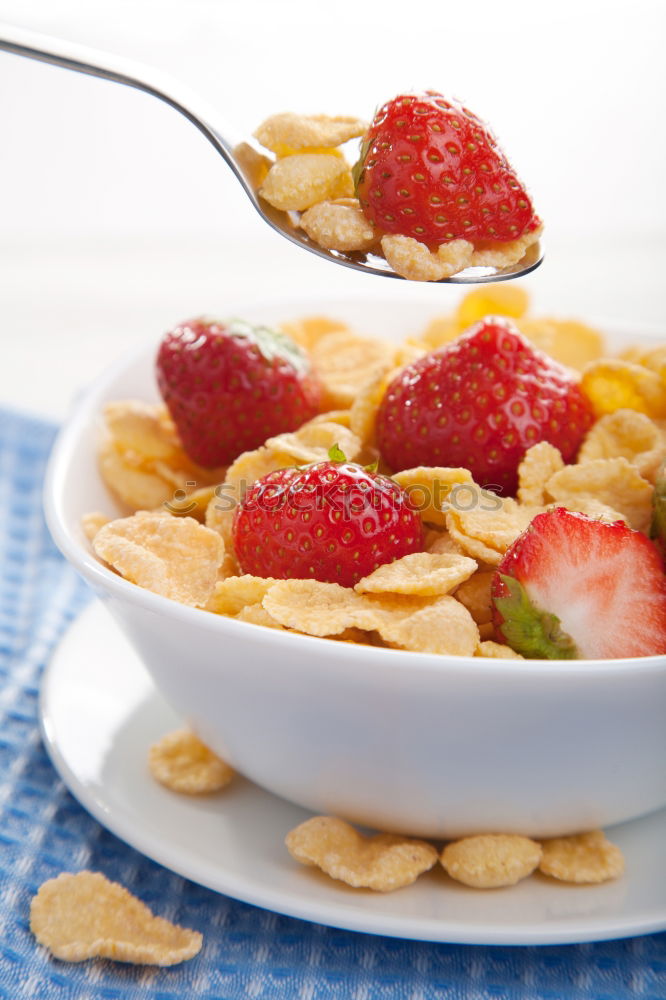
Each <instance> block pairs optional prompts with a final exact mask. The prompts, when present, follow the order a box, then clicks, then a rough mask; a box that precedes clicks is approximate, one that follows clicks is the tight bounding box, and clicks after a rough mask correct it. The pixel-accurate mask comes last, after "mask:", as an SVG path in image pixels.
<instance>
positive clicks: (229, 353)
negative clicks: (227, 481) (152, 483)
mask: <svg viewBox="0 0 666 1000" xmlns="http://www.w3.org/2000/svg"><path fill="white" fill-rule="evenodd" d="M156 374H157V383H158V387H159V390H160V393H161V395H162V398H163V399H164V402H165V403H166V405H167V407H168V409H169V413H170V414H171V417H172V419H173V421H174V423H175V425H176V427H177V429H178V432H179V434H180V437H181V440H182V443H183V447H184V449H185V451H186V452H187V454H188V456H189V457H190V458H191V459H192V461H194V462H196V463H197V464H198V465H201V466H204V467H205V468H214V467H215V466H219V465H228V464H229V463H230V462H232V461H233V460H234V459H235V458H236V457H237V456H238V455H240V454H241V452H244V451H248V450H250V449H252V448H256V447H258V446H259V445H261V444H263V443H264V441H265V440H266V438H268V437H271V436H272V435H275V434H281V433H283V432H284V431H292V430H295V429H296V428H297V427H299V426H300V425H301V424H302V423H304V422H305V421H306V420H309V419H310V418H311V417H313V416H314V415H315V414H316V413H317V411H318V407H319V400H320V395H321V389H320V385H319V382H318V380H317V378H316V377H315V375H314V374H313V372H312V371H311V369H310V365H309V362H308V360H307V357H306V355H305V354H304V353H303V352H302V351H301V349H300V348H299V347H298V346H297V345H296V344H295V343H294V342H293V341H292V340H290V339H289V337H287V336H286V335H285V334H283V333H281V332H280V331H275V330H270V329H268V328H267V327H261V326H251V325H250V324H249V323H245V322H243V321H242V320H232V321H230V322H228V323H222V322H217V321H215V320H208V319H203V318H202V319H194V320H191V321H190V322H187V323H182V324H181V325H180V326H177V327H175V329H173V330H171V331H170V332H169V333H167V334H166V336H165V337H164V338H163V340H162V343H161V345H160V348H159V351H158V354H157V365H156Z"/></svg>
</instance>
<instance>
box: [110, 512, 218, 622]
mask: <svg viewBox="0 0 666 1000" xmlns="http://www.w3.org/2000/svg"><path fill="white" fill-rule="evenodd" d="M92 544H93V548H94V550H95V552H96V554H97V555H98V556H99V557H100V559H103V560H104V561H105V562H107V563H108V564H109V565H110V566H113V568H114V569H115V570H117V571H118V572H119V573H120V574H121V576H124V577H125V579H126V580H131V581H132V583H136V584H138V586H139V587H145V588H146V589H147V590H152V591H153V593H156V594H162V595H163V596H164V597H170V598H172V599H173V600H174V601H180V602H181V603H182V604H190V605H193V606H195V607H203V606H204V605H205V604H206V602H207V600H208V598H209V597H210V595H211V593H212V590H213V587H214V586H215V582H216V580H217V573H218V568H219V566H220V564H221V563H222V560H223V558H224V543H223V542H222V539H221V538H220V536H219V535H218V534H216V533H215V532H214V531H210V530H209V529H208V528H205V527H204V526H203V525H201V524H199V523H198V521H195V520H194V518H191V517H171V515H169V514H166V513H164V512H158V513H154V512H149V511H138V512H137V513H136V514H133V515H132V516H131V517H126V518H119V519H118V520H115V521H110V522H109V523H108V524H105V525H104V526H103V527H102V528H100V530H99V531H98V532H97V534H96V535H95V537H94V539H93V543H92Z"/></svg>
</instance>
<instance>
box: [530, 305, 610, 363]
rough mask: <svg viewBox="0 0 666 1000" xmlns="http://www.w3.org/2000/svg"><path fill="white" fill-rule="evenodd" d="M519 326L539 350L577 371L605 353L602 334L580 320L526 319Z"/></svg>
mask: <svg viewBox="0 0 666 1000" xmlns="http://www.w3.org/2000/svg"><path fill="white" fill-rule="evenodd" d="M517 326H518V328H519V330H520V332H521V333H523V334H524V335H525V336H526V337H527V339H528V340H531V341H532V343H533V344H534V345H535V346H536V347H538V348H540V350H542V351H545V352H546V354H549V355H550V356H551V358H555V360H556V361H559V362H560V363H561V364H563V365H567V366H568V367H569V368H574V369H576V370H577V371H583V370H584V369H585V367H586V365H588V364H590V363H591V362H592V361H597V360H598V359H599V358H600V357H601V356H602V355H603V352H604V338H603V334H601V333H600V332H599V331H598V330H595V329H594V328H593V327H591V326H588V325H587V324H586V323H580V322H579V321H578V320H571V319H564V320H563V319H551V318H539V319H533V318H532V317H523V318H520V319H519V320H518V323H517Z"/></svg>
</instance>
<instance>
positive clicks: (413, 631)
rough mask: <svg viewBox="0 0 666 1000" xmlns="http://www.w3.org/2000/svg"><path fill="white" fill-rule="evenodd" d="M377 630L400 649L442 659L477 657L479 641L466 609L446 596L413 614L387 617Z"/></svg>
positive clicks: (472, 620) (472, 621)
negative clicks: (437, 656) (441, 657)
mask: <svg viewBox="0 0 666 1000" xmlns="http://www.w3.org/2000/svg"><path fill="white" fill-rule="evenodd" d="M377 631H378V632H379V634H380V635H381V637H382V639H384V640H385V641H386V642H390V643H391V644H392V645H394V646H398V647H399V648H400V649H409V650H411V651H412V652H415V653H436V654H438V655H441V656H474V652H475V650H476V648H477V646H478V644H479V639H480V635H479V629H478V627H477V624H476V622H475V621H474V619H473V618H472V616H471V615H470V613H469V611H468V610H467V608H465V607H463V605H462V604H460V603H459V602H458V601H456V599H455V598H454V597H449V596H448V595H446V594H445V595H444V596H443V597H438V598H437V599H436V600H434V601H433V602H432V603H430V604H425V605H424V606H423V607H421V608H419V609H418V610H416V611H412V612H411V614H407V615H404V616H403V615H393V616H391V617H387V619H386V620H385V621H382V622H381V623H379V624H378V625H377Z"/></svg>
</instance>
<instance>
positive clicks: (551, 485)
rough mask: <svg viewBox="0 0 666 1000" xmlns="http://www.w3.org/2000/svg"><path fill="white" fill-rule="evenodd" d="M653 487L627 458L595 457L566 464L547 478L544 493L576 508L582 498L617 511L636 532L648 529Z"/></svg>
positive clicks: (564, 504)
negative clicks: (577, 463)
mask: <svg viewBox="0 0 666 1000" xmlns="http://www.w3.org/2000/svg"><path fill="white" fill-rule="evenodd" d="M652 493H653V488H652V486H651V484H650V483H648V482H647V480H645V479H643V477H642V476H641V475H640V474H639V472H638V470H637V469H636V467H635V466H633V465H631V464H630V463H629V462H628V461H627V459H626V458H595V459H591V460H590V461H587V462H584V463H582V464H581V465H567V466H565V467H564V468H563V469H561V470H560V471H559V472H556V473H555V474H554V475H553V476H551V477H550V479H549V480H548V482H547V484H546V494H547V495H548V496H549V497H550V498H551V500H555V501H556V502H557V503H559V504H562V505H563V506H565V507H569V509H573V510H576V509H577V508H576V506H575V505H576V502H577V501H578V500H579V499H580V498H581V497H582V498H587V499H589V500H592V501H594V502H596V503H602V504H604V505H606V506H607V507H610V508H611V509H612V510H616V511H619V512H620V514H621V515H622V517H623V518H624V519H625V520H626V521H627V524H629V526H630V527H631V528H634V529H635V530H636V531H647V529H648V527H649V525H650V520H651V517H652Z"/></svg>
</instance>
